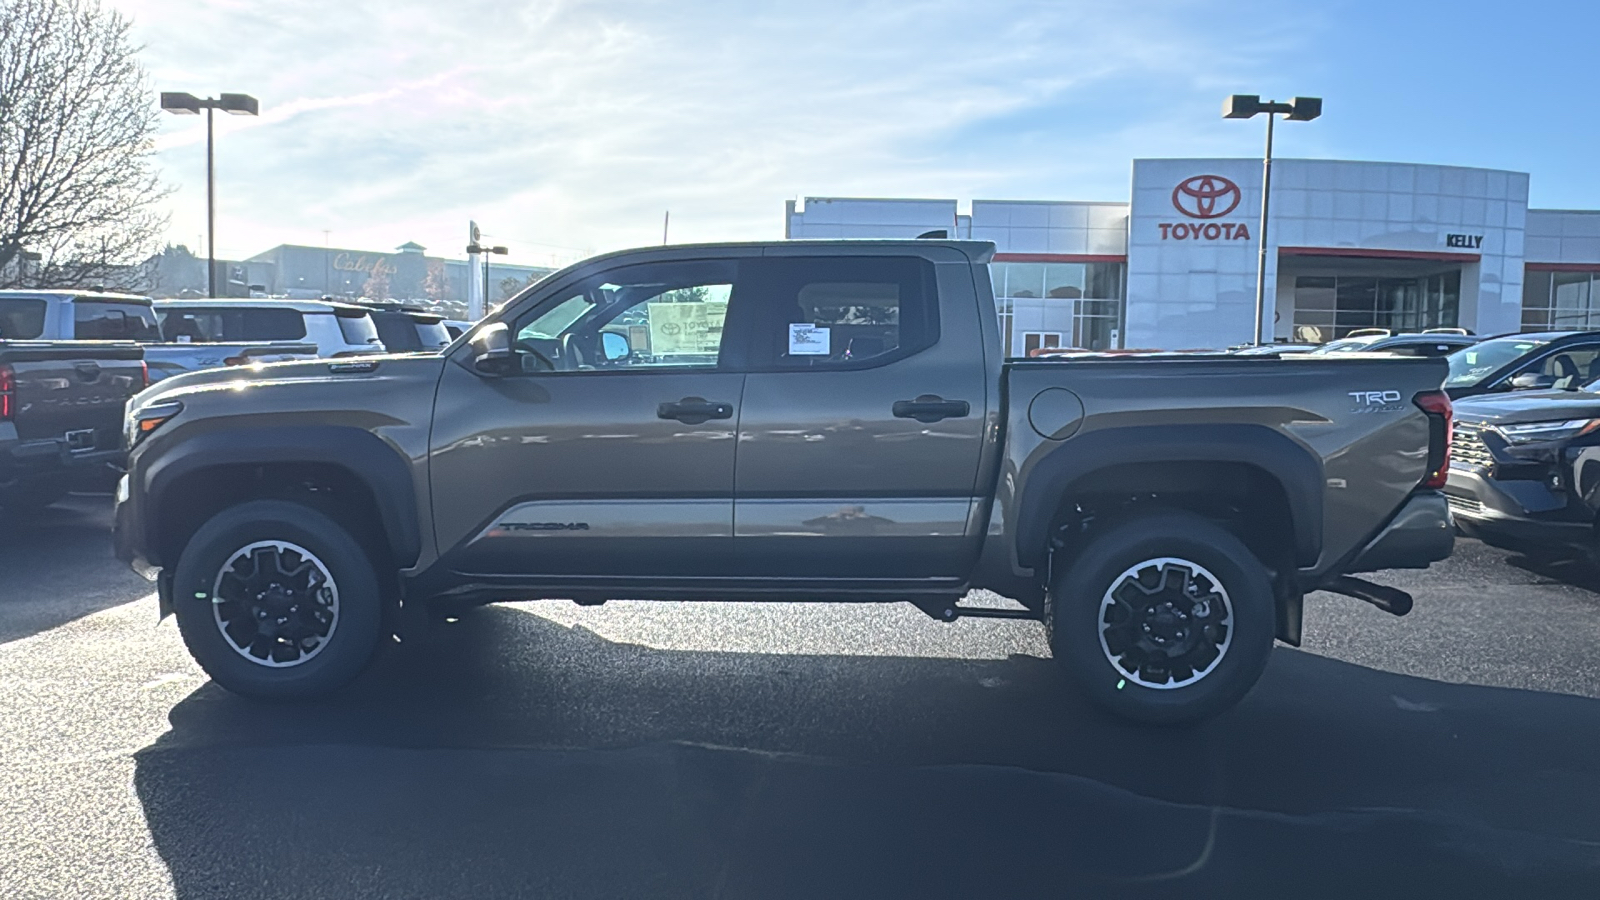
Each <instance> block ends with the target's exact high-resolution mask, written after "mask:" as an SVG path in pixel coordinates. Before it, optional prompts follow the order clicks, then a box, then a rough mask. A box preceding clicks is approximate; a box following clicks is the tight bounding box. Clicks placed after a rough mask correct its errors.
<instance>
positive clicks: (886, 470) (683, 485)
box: [116, 240, 1454, 722]
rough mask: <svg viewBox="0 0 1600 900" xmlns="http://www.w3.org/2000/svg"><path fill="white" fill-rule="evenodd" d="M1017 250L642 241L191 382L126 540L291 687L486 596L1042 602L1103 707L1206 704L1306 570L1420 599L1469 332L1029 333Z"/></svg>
mask: <svg viewBox="0 0 1600 900" xmlns="http://www.w3.org/2000/svg"><path fill="white" fill-rule="evenodd" d="M993 254H994V245H993V244H989V243H978V242H964V241H939V240H910V241H815V242H813V241H784V242H775V243H769V244H715V245H699V246H694V245H690V246H678V247H659V248H649V249H643V250H635V251H628V252H623V253H615V254H609V255H606V256H601V257H597V258H595V259H591V260H588V261H586V262H584V263H580V264H578V265H576V266H574V267H571V268H569V269H566V270H564V271H562V272H560V273H557V274H555V275H552V276H550V277H548V278H545V279H544V280H542V281H540V282H539V283H538V284H537V285H534V286H532V287H530V288H528V289H526V290H524V291H523V292H522V293H521V294H519V295H518V296H517V297H515V298H513V299H512V300H511V301H509V302H508V303H507V304H506V305H505V306H504V307H503V308H502V309H500V310H499V311H497V312H496V313H494V314H493V315H491V316H490V317H489V318H488V319H487V320H486V321H484V322H482V323H480V324H479V325H478V326H477V327H476V328H475V329H474V330H473V333H472V340H471V341H470V342H464V341H457V342H455V343H454V344H452V345H451V347H450V348H449V349H448V350H447V352H446V353H443V354H429V355H410V356H382V357H367V358H364V359H344V360H332V361H316V362H291V363H279V364H276V365H272V366H264V367H261V368H260V369H256V370H243V371H240V370H219V371H216V372H212V373H195V374H191V375H184V376H180V377H178V378H174V379H171V380H169V381H168V382H166V383H164V384H161V385H157V386H156V387H155V388H152V389H151V390H149V391H146V392H145V393H143V394H141V395H140V396H139V398H138V399H137V401H136V402H135V403H133V404H131V406H130V408H129V410H128V416H129V422H130V426H129V434H131V435H134V436H136V438H137V441H136V442H135V443H134V445H133V449H132V451H131V454H130V463H129V472H128V476H127V480H126V482H125V484H124V485H123V486H122V488H121V489H120V491H119V498H120V499H119V502H118V505H117V511H116V545H117V549H118V553H119V555H120V556H121V557H122V558H123V559H125V560H128V561H129V562H130V563H131V564H132V565H133V566H134V568H135V569H136V570H138V571H140V572H143V573H145V574H147V575H150V576H153V577H155V579H156V583H157V586H158V592H159V595H160V598H161V600H160V603H161V609H162V610H163V612H169V611H170V612H175V613H176V614H177V618H178V625H179V628H180V630H181V631H182V633H183V636H184V639H185V641H186V642H187V644H188V646H189V649H190V651H191V652H192V653H193V654H194V656H195V658H196V659H197V660H198V661H199V662H200V665H201V666H202V667H203V668H204V669H205V670H206V672H208V673H209V674H210V675H211V677H212V678H214V679H215V680H216V681H217V682H218V683H220V684H221V685H223V686H224V687H226V688H228V689H230V690H233V691H236V692H239V693H242V694H246V695H251V696H257V697H277V698H286V697H310V696H316V695H320V694H324V693H327V692H329V691H331V690H334V689H336V688H338V687H339V686H341V685H343V684H345V683H346V682H348V681H349V680H351V679H352V678H354V677H355V676H356V675H357V674H358V673H359V672H361V670H362V669H363V668H364V667H365V666H366V665H367V662H368V660H369V659H370V658H371V656H372V654H373V652H374V650H375V648H376V647H377V646H378V645H379V642H380V639H382V638H383V637H384V635H385V634H386V633H388V632H389V630H391V629H393V628H395V627H401V628H406V627H412V626H415V625H417V624H419V623H418V622H417V620H416V616H417V615H418V614H419V613H426V612H433V613H437V614H448V613H449V611H451V610H452V609H457V608H459V607H460V606H462V605H465V604H473V603H489V602H494V601H498V600H512V599H531V598H539V597H559V598H573V599H577V600H579V601H580V602H585V603H599V602H603V601H605V600H607V599H609V598H614V597H626V598H636V599H646V600H650V599H662V600H664V599H673V600H685V599H705V600H716V599H721V600H768V601H771V600H794V601H817V600H832V601H854V602H863V601H880V602H881V601H909V602H911V603H913V604H915V605H916V606H917V607H918V608H920V609H922V610H923V611H924V612H926V613H927V614H929V615H930V616H933V617H934V618H936V619H938V620H940V621H946V622H948V621H954V620H956V619H958V618H961V617H963V616H973V617H991V618H992V617H1009V618H1023V619H1036V620H1040V621H1042V622H1043V623H1044V625H1045V628H1046V631H1047V633H1048V636H1049V642H1050V646H1051V649H1052V652H1053V653H1054V655H1055V657H1056V659H1057V661H1058V662H1059V663H1060V664H1061V665H1062V666H1063V667H1064V669H1065V670H1066V671H1067V672H1068V673H1069V674H1070V675H1071V676H1072V677H1073V678H1074V680H1075V681H1076V682H1077V684H1078V685H1079V688H1080V689H1081V690H1082V691H1083V692H1084V693H1085V694H1086V695H1087V696H1088V697H1089V698H1091V699H1092V700H1093V701H1095V702H1097V703H1099V704H1101V705H1103V706H1104V707H1105V708H1107V709H1109V710H1112V711H1113V712H1115V713H1118V714H1120V715H1124V716H1127V717H1129V718H1133V719H1137V720H1140V721H1152V722H1179V721H1192V720H1195V719H1198V718H1203V717H1205V716H1209V715H1212V714H1215V713H1218V712H1220V711H1222V710H1224V709H1227V708H1228V707H1230V706H1232V705H1233V704H1234V703H1235V702H1237V701H1238V700H1239V699H1240V698H1242V697H1243V696H1244V695H1245V693H1246V692H1247V691H1249V689H1250V687H1251V685H1253V684H1254V683H1255V681H1256V679H1257V678H1258V677H1259V676H1260V674H1261V672H1262V670H1263V668H1264V667H1265V665H1266V662H1267V658H1268V655H1269V654H1270V652H1271V649H1272V643H1273V639H1274V637H1275V636H1276V637H1278V638H1281V639H1283V640H1285V641H1288V642H1290V643H1298V642H1299V639H1300V628H1301V603H1302V597H1303V596H1304V595H1305V594H1306V593H1307V592H1309V591H1313V590H1331V591H1336V592H1339V593H1343V594H1346V595H1348V596H1352V597H1356V598H1359V599H1362V600H1365V601H1367V602H1370V603H1372V604H1374V605H1376V606H1378V607H1380V608H1382V609H1385V610H1387V611H1388V612H1391V613H1394V614H1396V615H1403V614H1405V613H1406V612H1407V611H1408V610H1409V609H1410V607H1411V598H1410V597H1409V596H1408V595H1406V594H1405V593H1403V592H1401V591H1399V590H1396V589H1394V588H1390V587H1385V586H1382V585H1378V584H1374V583H1372V582H1369V581H1364V580H1361V579H1358V578H1354V577H1352V573H1358V572H1370V571H1377V570H1380V569H1390V568H1422V567H1426V566H1427V565H1429V564H1430V563H1432V562H1435V561H1437V560H1440V559H1443V558H1444V557H1445V556H1447V555H1448V554H1449V553H1450V549H1451V544H1452V541H1453V540H1454V532H1453V531H1452V530H1451V528H1450V527H1449V526H1450V521H1449V513H1448V510H1447V507H1446V505H1445V500H1444V498H1443V497H1442V496H1441V495H1440V494H1439V492H1438V488H1439V487H1440V486H1441V485H1442V484H1443V483H1444V478H1445V466H1446V464H1447V460H1448V436H1449V430H1448V429H1449V421H1450V402H1449V400H1448V399H1447V398H1446V397H1445V396H1444V394H1443V393H1442V392H1441V391H1440V390H1439V383H1440V382H1441V381H1442V380H1443V378H1444V374H1445V364H1444V361H1443V360H1439V359H1415V358H1405V357H1397V356H1396V357H1382V356H1354V357H1350V358H1329V357H1309V356H1299V357H1294V358H1283V359H1273V358H1250V357H1244V358H1240V357H1236V356H1228V355H1225V354H1206V355H1190V356H1184V355H1180V354H1172V355H1163V356H1158V357H1151V358H1140V357H1138V356H1132V355H1129V356H1122V357H1109V356H1102V357H1097V358H1087V359H1081V360H1074V359H1061V360H1046V359H1040V360H1019V361H1011V362H1006V361H1004V359H1003V351H1002V347H1001V338H1000V331H999V320H998V317H997V316H996V313H995V301H994V296H993V294H992V292H991V284H992V282H991V281H990V276H989V272H988V262H989V259H990V258H991V257H992V256H993ZM224 386H237V387H240V388H245V389H244V390H218V388H219V387H224ZM257 411H259V412H262V413H268V412H270V415H252V413H254V412H257ZM974 588H984V589H989V590H993V591H995V592H997V593H1000V594H1002V595H1004V596H1008V597H1011V598H1013V599H1015V600H1016V601H1017V605H1016V606H1014V607H1013V608H1011V609H990V608H975V607H969V606H966V605H963V604H962V603H961V600H962V598H963V597H964V596H965V595H966V594H967V592H968V591H969V590H971V589H974Z"/></svg>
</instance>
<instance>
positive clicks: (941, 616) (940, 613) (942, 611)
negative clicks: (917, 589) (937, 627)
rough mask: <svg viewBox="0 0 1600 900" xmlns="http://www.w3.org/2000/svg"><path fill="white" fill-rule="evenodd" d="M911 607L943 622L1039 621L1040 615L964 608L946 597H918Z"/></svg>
mask: <svg viewBox="0 0 1600 900" xmlns="http://www.w3.org/2000/svg"><path fill="white" fill-rule="evenodd" d="M910 602H911V605H913V606H915V607H916V608H917V609H920V610H922V611H923V612H925V613H927V614H928V616H929V617H930V618H934V619H938V620H939V621H941V622H954V621H955V620H957V619H961V618H969V619H1037V618H1039V614H1038V613H1036V612H1034V611H1032V610H1028V609H994V608H992V607H986V606H962V605H960V604H959V603H957V602H956V601H955V600H954V599H950V598H945V597H917V598H915V599H912V600H911V601H910Z"/></svg>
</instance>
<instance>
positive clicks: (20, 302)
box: [0, 297, 45, 341]
mask: <svg viewBox="0 0 1600 900" xmlns="http://www.w3.org/2000/svg"><path fill="white" fill-rule="evenodd" d="M44 310H45V302H44V301H43V300H36V299H20V298H10V297H8V298H5V299H0V339H9V340H13V341H26V340H32V339H34V338H37V337H40V336H42V335H43V334H44Z"/></svg>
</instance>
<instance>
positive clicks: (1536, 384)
mask: <svg viewBox="0 0 1600 900" xmlns="http://www.w3.org/2000/svg"><path fill="white" fill-rule="evenodd" d="M1555 384H1556V380H1555V378H1554V376H1551V375H1540V374H1539V373H1538V372H1523V373H1522V374H1521V375H1518V376H1516V377H1515V378H1513V379H1511V389H1512V390H1513V391H1541V390H1545V389H1547V388H1552V387H1555Z"/></svg>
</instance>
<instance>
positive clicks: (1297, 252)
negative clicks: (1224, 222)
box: [1278, 247, 1483, 262]
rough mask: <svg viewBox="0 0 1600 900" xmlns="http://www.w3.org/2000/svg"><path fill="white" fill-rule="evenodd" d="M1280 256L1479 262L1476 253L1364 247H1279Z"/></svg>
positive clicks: (1479, 257)
mask: <svg viewBox="0 0 1600 900" xmlns="http://www.w3.org/2000/svg"><path fill="white" fill-rule="evenodd" d="M1278 255H1280V256H1352V257H1364V258H1366V259H1426V260H1437V261H1439V262H1477V261H1479V260H1480V259H1482V258H1483V257H1481V256H1479V255H1478V254H1476V253H1441V252H1438V251H1435V250H1368V249H1365V248H1362V247H1279V248H1278Z"/></svg>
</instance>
